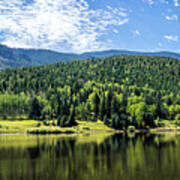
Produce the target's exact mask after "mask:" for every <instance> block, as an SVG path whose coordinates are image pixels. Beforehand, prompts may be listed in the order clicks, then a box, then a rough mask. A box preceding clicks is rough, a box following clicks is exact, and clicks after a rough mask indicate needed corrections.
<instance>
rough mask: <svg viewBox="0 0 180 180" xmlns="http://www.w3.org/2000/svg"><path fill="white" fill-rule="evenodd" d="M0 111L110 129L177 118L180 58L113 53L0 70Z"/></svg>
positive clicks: (177, 119) (68, 123)
mask: <svg viewBox="0 0 180 180" xmlns="http://www.w3.org/2000/svg"><path fill="white" fill-rule="evenodd" d="M0 93H1V95H0V114H1V116H5V115H13V116H16V115H21V114H25V115H28V116H29V118H33V119H40V120H47V119H54V118H58V122H59V123H58V124H59V125H61V126H69V125H74V124H75V120H77V119H78V120H87V121H96V120H98V119H100V120H102V121H104V123H105V124H107V125H108V126H111V127H113V128H118V129H122V128H126V127H127V126H128V125H134V126H136V127H139V128H140V127H147V126H150V127H153V126H155V125H157V123H158V122H159V121H160V120H161V119H168V120H174V119H176V121H177V123H178V122H179V121H180V61H178V60H177V59H173V58H163V57H148V56H112V57H108V58H100V59H96V60H95V59H87V60H84V61H80V60H75V61H71V62H59V63H55V64H52V65H44V66H38V67H28V68H21V69H6V70H4V71H2V72H0Z"/></svg>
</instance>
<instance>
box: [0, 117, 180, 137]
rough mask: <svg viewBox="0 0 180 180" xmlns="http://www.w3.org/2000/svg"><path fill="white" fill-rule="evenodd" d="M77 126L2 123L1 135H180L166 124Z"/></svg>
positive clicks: (79, 122)
mask: <svg viewBox="0 0 180 180" xmlns="http://www.w3.org/2000/svg"><path fill="white" fill-rule="evenodd" d="M77 122H78V124H77V126H73V127H58V126H53V125H52V124H50V125H48V126H45V125H43V122H39V121H35V120H24V121H18V120H14V121H0V135H10V134H12V135H14V134H16V135H17V134H21V135H29V134H30V135H31V134H37V135H38V134H126V133H127V134H146V133H150V134H162V133H179V132H180V127H179V126H174V125H173V124H168V125H167V124H166V125H164V126H161V127H156V128H147V129H135V127H134V126H129V127H128V128H127V129H126V130H117V129H113V128H110V127H108V126H106V125H104V123H103V122H102V121H96V122H92V121H77Z"/></svg>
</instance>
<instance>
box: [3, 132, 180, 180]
mask: <svg viewBox="0 0 180 180" xmlns="http://www.w3.org/2000/svg"><path fill="white" fill-rule="evenodd" d="M41 179H42V180H146V179H147V180H151V179H152V180H156V179H157V180H161V179H163V180H176V179H177V180H179V179H180V136H175V135H161V136H160V135H158V136H157V135H136V136H135V137H133V138H128V137H127V136H125V135H111V136H104V135H98V134H97V135H91V136H19V135H17V136H0V180H41Z"/></svg>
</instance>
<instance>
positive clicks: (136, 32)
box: [133, 29, 141, 36]
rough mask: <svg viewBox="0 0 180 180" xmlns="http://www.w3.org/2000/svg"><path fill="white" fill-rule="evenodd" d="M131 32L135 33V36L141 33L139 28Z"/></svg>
mask: <svg viewBox="0 0 180 180" xmlns="http://www.w3.org/2000/svg"><path fill="white" fill-rule="evenodd" d="M133 34H134V35H135V36H140V35H141V33H140V31H139V30H137V29H136V30H135V31H133Z"/></svg>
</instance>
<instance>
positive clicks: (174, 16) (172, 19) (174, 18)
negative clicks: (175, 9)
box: [165, 14, 178, 21]
mask: <svg viewBox="0 0 180 180" xmlns="http://www.w3.org/2000/svg"><path fill="white" fill-rule="evenodd" d="M165 18H166V19H167V20H168V21H177V20H178V16H177V15H176V14H174V15H172V16H165Z"/></svg>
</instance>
